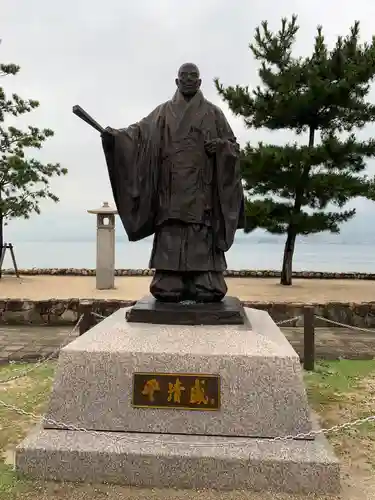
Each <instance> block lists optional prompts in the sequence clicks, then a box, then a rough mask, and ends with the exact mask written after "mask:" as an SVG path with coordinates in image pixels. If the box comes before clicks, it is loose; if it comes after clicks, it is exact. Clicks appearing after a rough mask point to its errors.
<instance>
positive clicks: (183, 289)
mask: <svg viewBox="0 0 375 500" xmlns="http://www.w3.org/2000/svg"><path fill="white" fill-rule="evenodd" d="M176 85H177V91H176V93H175V95H174V96H173V98H172V99H171V100H170V101H167V102H165V103H163V104H161V105H160V106H158V107H157V108H156V109H154V111H152V112H151V113H150V114H149V115H148V116H147V117H145V118H143V119H142V120H141V121H139V122H138V123H135V124H133V125H130V126H129V127H127V128H124V129H113V128H110V127H107V128H106V129H105V130H104V131H103V130H102V129H101V127H100V126H99V125H98V124H96V122H95V123H94V124H93V125H92V126H95V128H97V129H98V130H100V129H101V130H102V131H101V136H102V143H103V149H104V153H105V156H106V161H107V166H108V172H109V177H110V181H111V185H112V190H113V196H114V200H115V203H116V206H117V210H118V213H119V216H120V218H121V220H122V223H123V225H124V228H125V230H126V233H127V235H128V238H129V240H130V241H138V240H141V239H143V238H146V237H147V236H150V235H152V234H154V235H155V236H154V243H153V249H152V254H151V259H150V263H149V266H150V268H153V269H155V275H154V277H153V280H152V282H151V286H150V291H151V293H152V295H153V296H154V297H155V298H156V299H157V300H159V301H163V302H181V301H184V300H194V301H196V302H217V301H220V300H222V298H223V297H224V296H225V294H226V292H227V286H226V283H225V280H224V276H223V271H224V270H225V269H226V267H227V265H226V260H225V255H224V252H226V251H227V250H229V248H230V247H231V246H232V244H233V240H234V236H235V232H236V230H237V228H239V227H243V213H244V198H243V188H242V183H241V176H240V167H239V161H238V157H239V146H238V144H237V142H236V138H235V136H234V134H233V132H232V130H231V128H230V126H229V124H228V122H227V120H226V118H225V116H224V114H223V112H222V111H221V110H220V109H219V108H218V107H217V106H215V105H214V104H212V103H211V102H209V101H207V100H206V99H205V98H204V97H203V94H202V92H201V91H200V86H201V79H200V75H199V70H198V68H197V66H196V65H195V64H191V63H187V64H183V65H182V66H181V68H180V69H179V71H178V77H177V78H176ZM77 114H78V113H77ZM81 117H82V116H81ZM83 119H85V118H84V117H83ZM86 121H87V120H86ZM92 121H93V120H92ZM98 127H99V128H98Z"/></svg>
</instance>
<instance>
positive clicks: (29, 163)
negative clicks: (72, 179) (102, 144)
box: [0, 64, 68, 277]
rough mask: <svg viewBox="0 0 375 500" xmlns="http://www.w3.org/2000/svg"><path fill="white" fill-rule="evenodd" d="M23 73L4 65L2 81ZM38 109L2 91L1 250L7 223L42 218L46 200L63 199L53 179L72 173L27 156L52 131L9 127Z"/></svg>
mask: <svg viewBox="0 0 375 500" xmlns="http://www.w3.org/2000/svg"><path fill="white" fill-rule="evenodd" d="M19 70H20V67H19V66H16V65H15V64H0V77H5V76H9V75H16V74H17V73H18V72H19ZM38 106H39V102H38V101H35V100H32V99H29V100H24V99H21V97H19V96H18V95H17V94H13V95H12V96H10V97H7V96H6V94H5V91H4V89H3V88H2V87H0V249H2V248H3V246H4V234H3V229H4V225H5V224H6V222H7V220H9V219H11V218H15V217H23V218H26V219H28V218H29V217H30V215H31V214H32V213H37V214H39V213H40V205H39V202H40V200H42V199H45V198H49V199H51V200H52V201H54V202H58V201H59V198H58V197H57V196H56V195H55V194H54V193H53V192H52V191H51V190H50V187H49V183H50V179H51V178H52V177H53V176H55V175H57V176H60V175H65V174H67V172H68V171H67V169H66V168H62V167H61V166H60V165H59V164H58V163H56V164H52V163H48V164H42V163H41V162H40V161H38V160H36V159H33V158H29V157H27V156H26V152H27V150H28V149H29V148H30V149H41V147H42V145H43V142H44V141H45V140H46V139H47V138H48V137H52V136H53V131H52V130H50V129H42V130H41V129H39V128H36V127H32V126H29V127H28V130H27V131H23V130H20V129H18V128H15V127H13V126H6V125H5V120H6V118H7V116H13V117H17V116H19V115H23V114H25V113H28V112H30V111H32V110H33V109H35V108H37V107H38ZM0 277H1V267H0Z"/></svg>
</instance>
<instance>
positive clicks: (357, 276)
mask: <svg viewBox="0 0 375 500" xmlns="http://www.w3.org/2000/svg"><path fill="white" fill-rule="evenodd" d="M2 273H3V274H4V275H14V274H15V271H14V269H4V270H3V271H2ZM19 274H20V275H21V276H22V275H24V276H36V275H47V276H95V274H96V270H95V269H78V268H46V269H44V268H32V269H19ZM153 274H154V270H153V269H116V270H115V276H153ZM224 274H225V276H227V277H228V278H280V276H281V272H280V271H275V270H272V269H265V270H254V269H242V270H238V271H236V270H230V269H228V270H227V271H225V272H224ZM292 276H293V278H295V279H298V278H300V279H324V280H331V279H347V280H375V273H359V272H355V271H353V272H347V273H333V272H323V271H294V272H293V273H292Z"/></svg>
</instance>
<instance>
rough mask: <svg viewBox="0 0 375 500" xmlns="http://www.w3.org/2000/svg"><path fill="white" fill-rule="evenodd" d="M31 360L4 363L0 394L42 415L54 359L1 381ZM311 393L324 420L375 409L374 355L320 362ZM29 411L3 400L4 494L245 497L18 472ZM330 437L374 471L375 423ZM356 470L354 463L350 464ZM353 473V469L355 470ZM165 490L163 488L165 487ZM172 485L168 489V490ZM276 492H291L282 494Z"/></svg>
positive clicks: (78, 499)
mask: <svg viewBox="0 0 375 500" xmlns="http://www.w3.org/2000/svg"><path fill="white" fill-rule="evenodd" d="M30 366H32V365H28V364H14V365H9V366H4V367H0V400H2V401H4V402H6V403H8V404H11V405H14V406H17V407H19V408H22V409H24V410H25V411H26V412H30V413H34V414H37V415H41V414H43V412H44V410H45V405H46V402H47V399H48V393H49V391H50V388H51V384H52V381H53V374H54V369H55V362H53V361H51V362H48V363H46V364H45V365H43V366H39V367H37V368H36V369H35V371H33V372H32V373H30V374H29V375H27V376H25V377H23V378H21V379H18V380H16V381H13V382H9V383H6V384H2V383H1V381H3V380H5V379H7V378H9V377H11V376H13V375H15V374H16V373H21V372H22V371H24V370H26V369H28V368H29V367H30ZM305 382H306V387H307V393H308V397H309V401H310V404H311V406H312V407H313V408H314V409H315V410H316V411H317V412H318V413H319V415H320V417H321V420H322V425H324V426H327V427H329V426H332V425H336V424H339V423H344V422H348V421H351V420H355V419H357V418H362V417H364V416H367V415H370V414H375V360H369V361H349V360H342V361H332V362H322V363H318V364H317V366H316V371H315V372H311V373H305ZM34 423H35V420H34V419H33V418H32V417H30V416H25V415H20V414H18V413H15V412H14V411H12V410H10V409H7V408H4V407H2V406H1V405H0V446H1V449H2V452H3V455H2V457H3V458H2V459H1V460H0V500H5V499H6V500H16V499H17V500H18V499H23V500H36V499H38V500H39V499H43V500H63V499H64V500H65V499H68V498H69V499H72V500H83V499H85V500H86V499H87V500H88V499H93V500H99V499H102V498H107V499H116V500H119V499H122V498H128V499H130V498H132V499H134V500H135V499H151V498H155V499H159V498H163V499H164V500H170V499H174V498H176V499H177V498H181V499H185V498H193V497H194V498H197V499H198V498H202V499H203V498H204V499H205V500H210V499H211V498H215V500H220V499H224V498H233V500H234V499H237V498H238V499H240V498H243V497H241V496H238V497H237V496H236V494H233V495H231V496H228V497H227V496H226V495H224V494H223V495H221V494H219V493H218V494H216V493H215V495H214V496H212V497H211V493H204V494H203V493H202V496H200V495H201V494H198V493H197V495H193V496H190V494H189V495H187V494H186V496H185V493H179V492H174V493H173V494H171V493H168V492H167V491H166V492H164V493H163V492H160V493H159V491H157V490H152V492H151V490H134V489H131V488H124V487H116V486H108V485H99V486H91V485H74V484H55V483H46V484H38V483H34V482H30V481H26V480H24V479H22V478H17V476H16V474H15V473H14V472H13V470H12V467H11V466H10V465H8V464H6V463H5V462H6V461H7V459H9V451H11V450H13V449H14V448H15V446H16V445H17V443H18V442H19V441H21V439H22V438H23V437H24V436H25V435H26V433H27V432H28V431H29V430H30V428H31V427H32V426H33V425H34ZM329 439H330V441H331V442H332V444H333V446H334V447H335V449H336V451H337V453H339V455H340V456H341V460H342V462H343V463H347V464H348V467H352V466H353V464H354V466H355V467H356V468H357V469H358V468H359V470H360V471H361V472H363V473H369V471H370V475H371V474H372V475H374V476H375V474H374V471H373V470H372V469H373V468H374V467H375V424H374V423H368V424H364V425H361V426H358V427H356V428H353V429H345V430H344V431H342V432H340V433H337V434H332V435H329ZM350 470H352V469H350ZM350 473H352V472H350ZM160 491H161V490H160ZM168 491H169V490H168ZM247 498H248V499H249V500H250V499H251V500H252V499H253V498H254V500H257V499H258V498H259V499H260V498H262V499H264V500H267V499H268V498H271V497H268V495H267V494H263V493H262V494H261V495H260V496H259V497H258V496H257V495H254V496H253V495H249V496H248V497H247ZM276 498H280V499H281V498H283V499H284V498H292V497H289V496H288V495H287V496H285V497H284V496H282V495H281V496H277V497H276Z"/></svg>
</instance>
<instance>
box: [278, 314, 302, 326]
mask: <svg viewBox="0 0 375 500" xmlns="http://www.w3.org/2000/svg"><path fill="white" fill-rule="evenodd" d="M301 318H302V316H294V318H288V319H284V320H283V321H278V322H277V323H276V325H277V326H279V325H284V324H285V323H292V321H296V320H297V319H301Z"/></svg>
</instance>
